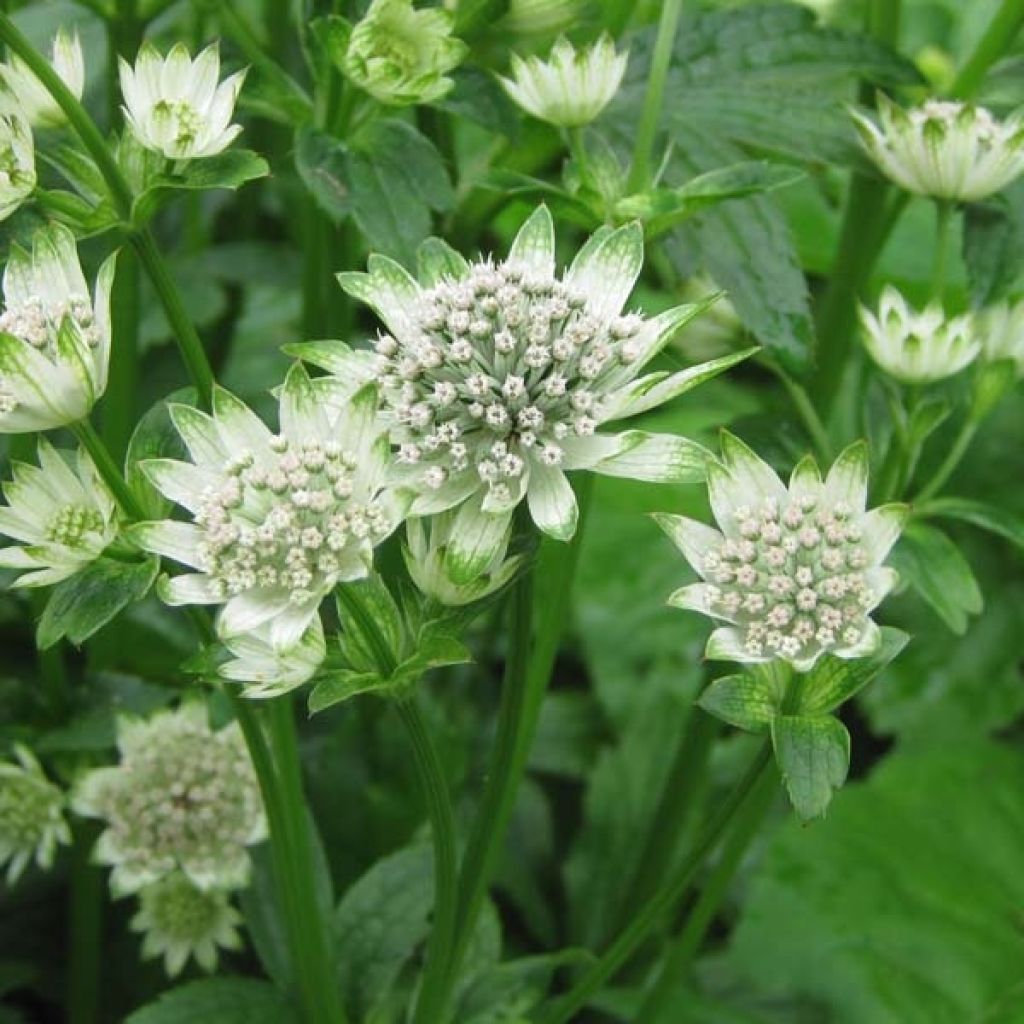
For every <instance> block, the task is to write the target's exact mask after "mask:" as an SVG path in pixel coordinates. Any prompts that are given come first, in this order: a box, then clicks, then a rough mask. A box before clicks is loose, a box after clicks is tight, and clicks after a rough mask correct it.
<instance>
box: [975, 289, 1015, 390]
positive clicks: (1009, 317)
mask: <svg viewBox="0 0 1024 1024" xmlns="http://www.w3.org/2000/svg"><path fill="white" fill-rule="evenodd" d="M975 324H976V326H977V332H978V337H979V338H980V340H981V348H982V355H983V358H984V359H985V360H986V361H988V362H990V363H995V362H998V361H1000V360H1003V359H1009V360H1012V361H1013V363H1015V364H1016V367H1017V376H1018V377H1024V299H1017V300H1016V301H1015V302H1010V301H1008V300H1006V299H1003V300H1002V301H1001V302H996V303H994V304H993V305H991V306H988V307H987V308H986V309H984V310H982V311H981V312H980V313H979V314H977V316H976V317H975Z"/></svg>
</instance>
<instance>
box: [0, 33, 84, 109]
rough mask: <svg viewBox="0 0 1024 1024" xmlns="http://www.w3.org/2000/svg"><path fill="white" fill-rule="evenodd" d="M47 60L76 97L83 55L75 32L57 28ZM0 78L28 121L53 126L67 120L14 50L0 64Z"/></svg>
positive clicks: (81, 82) (79, 95) (80, 86)
mask: <svg viewBox="0 0 1024 1024" xmlns="http://www.w3.org/2000/svg"><path fill="white" fill-rule="evenodd" d="M50 64H51V65H52V67H53V70H54V71H56V72H57V74H58V75H59V76H60V79H61V81H62V82H63V83H64V84H65V85H66V86H67V87H68V91H69V92H70V93H71V94H72V96H74V97H75V99H79V100H80V99H81V98H82V90H83V89H84V88H85V59H84V58H83V56H82V44H81V42H80V40H79V38H78V33H77V32H67V31H65V30H64V29H63V28H62V29H59V30H58V32H57V34H56V35H55V36H54V37H53V47H52V49H51V52H50ZM0 78H2V79H3V83H4V85H6V86H7V89H8V90H9V92H10V93H11V95H12V97H13V99H14V101H15V102H16V103H17V105H18V108H19V109H20V111H21V113H22V114H23V116H24V117H25V118H26V120H27V121H28V122H29V124H31V125H37V126H39V127H43V128H55V127H59V126H60V125H62V124H64V123H65V121H66V120H67V118H66V117H65V116H64V111H63V110H61V108H60V106H59V105H58V104H57V102H56V100H54V98H53V97H52V96H51V95H50V94H49V92H48V91H47V90H46V88H45V87H44V86H43V83H42V82H40V81H39V79H38V78H36V76H35V75H34V74H33V73H32V72H31V71H30V70H29V67H28V65H27V64H26V63H25V62H24V61H23V60H22V59H21V58H20V57H19V56H17V55H16V54H13V55H12V56H11V59H10V63H9V64H0Z"/></svg>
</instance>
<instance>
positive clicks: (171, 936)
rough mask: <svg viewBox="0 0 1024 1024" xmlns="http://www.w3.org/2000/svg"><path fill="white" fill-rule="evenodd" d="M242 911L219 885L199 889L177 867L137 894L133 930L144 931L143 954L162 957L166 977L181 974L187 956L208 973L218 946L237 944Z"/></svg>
mask: <svg viewBox="0 0 1024 1024" xmlns="http://www.w3.org/2000/svg"><path fill="white" fill-rule="evenodd" d="M241 923H242V916H241V914H239V913H238V911H237V910H235V908H234V907H233V906H231V903H230V899H229V896H228V894H227V893H226V892H224V891H223V890H220V889H200V888H199V887H198V886H196V885H195V884H194V883H193V882H192V881H191V880H190V879H189V878H188V876H187V875H184V874H182V873H181V872H180V871H176V872H174V873H173V874H171V875H168V876H167V877H166V878H161V879H160V881H159V882H154V883H153V884H152V885H147V886H146V887H145V888H144V889H143V890H142V891H141V892H140V893H139V912H138V913H137V914H136V915H135V916H134V917H133V918H132V921H131V927H132V930H133V931H136V932H142V933H143V935H144V938H143V940H142V955H143V956H144V957H145V958H147V959H150V958H153V957H160V956H162V957H163V958H164V969H165V970H166V971H167V974H168V976H169V977H171V978H173V977H175V975H178V974H180V973H181V970H182V968H183V967H184V966H185V964H186V963H188V960H189V957H195V960H196V963H197V964H199V966H200V967H201V968H202V969H203V970H204V971H206V972H207V973H212V972H213V971H215V970H216V969H217V951H218V947H220V948H223V949H240V948H241V946H242V940H241V937H240V936H239V934H238V928H239V926H240V925H241Z"/></svg>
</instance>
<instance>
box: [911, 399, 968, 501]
mask: <svg viewBox="0 0 1024 1024" xmlns="http://www.w3.org/2000/svg"><path fill="white" fill-rule="evenodd" d="M978 426H979V423H978V421H977V420H976V419H974V418H971V417H968V419H966V420H964V424H963V426H962V427H961V428H960V433H959V434H957V436H956V440H954V441H953V445H952V447H951V448H950V449H949V451H948V452H947V453H946V457H945V458H944V459H943V460H942V464H941V465H940V466H939V468H938V469H937V470H936V471H935V473H934V475H933V476H932V478H931V479H930V480H929V481H928V482H927V483H926V484H925V485H924V487H922V488H921V490H920V491H919V492H918V494H917V497H915V498H914V503H915V504H917V503H918V502H922V501H925V500H927V499H928V498H934V497H935V495H936V494H938V493H939V491H941V490H942V488H943V486H944V485H945V483H946V481H947V480H948V479H949V478H950V477H951V476H952V475H953V472H954V470H955V469H956V467H957V466H959V465H960V460H961V459H962V458H963V457H964V455H965V454H966V453H967V449H968V448H969V447H970V445H971V442H972V441H973V440H974V435H975V434H976V433H977V432H978Z"/></svg>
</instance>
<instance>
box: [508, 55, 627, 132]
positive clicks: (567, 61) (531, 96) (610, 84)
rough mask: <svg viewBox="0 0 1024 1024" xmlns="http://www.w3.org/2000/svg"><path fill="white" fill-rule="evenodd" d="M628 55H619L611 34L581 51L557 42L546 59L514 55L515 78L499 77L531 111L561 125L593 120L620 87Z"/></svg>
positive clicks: (517, 100) (575, 125) (572, 126)
mask: <svg viewBox="0 0 1024 1024" xmlns="http://www.w3.org/2000/svg"><path fill="white" fill-rule="evenodd" d="M628 59H629V54H627V53H621V54H620V53H616V52H615V43H614V41H613V40H612V39H611V37H610V36H607V35H606V36H602V37H601V38H600V39H599V40H598V41H597V42H596V43H594V44H593V45H592V46H588V47H585V48H583V49H581V50H577V49H576V47H574V46H573V45H572V43H570V42H569V40H568V39H565V38H564V37H563V38H560V39H559V40H558V42H556V43H555V45H554V47H553V48H552V50H551V53H550V55H549V56H548V59H547V60H541V59H540V58H539V57H527V58H526V59H525V60H524V59H523V58H522V57H519V56H517V55H516V54H513V55H512V77H511V78H502V77H500V76H499V79H498V80H499V81H500V82H501V84H502V86H504V88H505V91H506V92H507V93H508V94H509V96H511V97H512V99H513V100H515V102H516V103H518V104H519V106H521V107H522V108H523V110H525V111H526V112H527V113H528V114H532V115H533V116H534V117H536V118H537V119H538V120H541V121H547V122H548V123H549V124H553V125H557V126H559V127H561V128H575V127H578V126H580V125H584V124H589V123H590V122H591V121H593V120H594V118H596V117H597V115H598V114H600V113H601V111H602V110H604V108H605V107H606V106H607V105H608V104H609V102H610V101H611V99H612V97H613V96H614V95H615V94H616V93H617V92H618V91H619V85H620V84H621V83H622V76H623V75H624V74H625V73H626V63H627V61H628Z"/></svg>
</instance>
